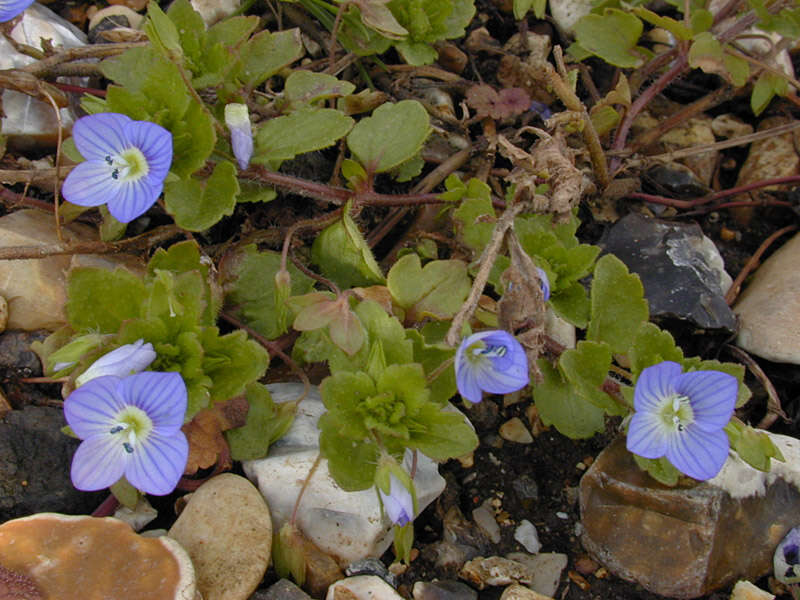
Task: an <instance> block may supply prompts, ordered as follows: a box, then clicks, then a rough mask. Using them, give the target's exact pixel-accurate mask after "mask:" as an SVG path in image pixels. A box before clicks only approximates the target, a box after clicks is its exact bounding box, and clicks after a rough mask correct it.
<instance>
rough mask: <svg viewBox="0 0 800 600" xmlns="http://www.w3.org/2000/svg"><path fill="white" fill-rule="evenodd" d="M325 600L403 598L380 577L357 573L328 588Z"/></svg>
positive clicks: (386, 599) (387, 599)
mask: <svg viewBox="0 0 800 600" xmlns="http://www.w3.org/2000/svg"><path fill="white" fill-rule="evenodd" d="M325 600H403V597H402V596H401V595H400V594H398V593H397V591H396V590H395V589H394V588H393V587H392V586H390V585H389V584H388V583H386V582H385V581H384V580H383V579H381V578H380V577H377V576H375V575H358V576H356V577H348V578H346V579H341V580H339V581H337V582H336V583H334V584H333V585H332V586H331V587H329V588H328V593H327V595H326V596H325Z"/></svg>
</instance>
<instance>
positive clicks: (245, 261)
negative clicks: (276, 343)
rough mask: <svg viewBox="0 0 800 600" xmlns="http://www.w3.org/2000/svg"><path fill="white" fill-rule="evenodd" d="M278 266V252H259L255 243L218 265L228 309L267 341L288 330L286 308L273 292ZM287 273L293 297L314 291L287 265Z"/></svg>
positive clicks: (279, 263) (310, 282)
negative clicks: (278, 301) (280, 304)
mask: <svg viewBox="0 0 800 600" xmlns="http://www.w3.org/2000/svg"><path fill="white" fill-rule="evenodd" d="M280 265H281V255H280V253H278V252H273V251H271V250H265V251H263V252H260V251H259V250H258V248H256V246H255V245H254V244H249V245H247V246H244V247H243V248H239V249H237V250H236V252H234V253H232V254H228V255H226V256H225V258H224V259H223V260H222V261H221V262H220V265H219V271H220V282H221V284H222V286H223V290H224V292H225V303H226V305H227V307H228V308H227V310H229V311H231V312H232V313H233V315H234V316H235V317H236V318H239V319H242V320H244V322H245V323H246V324H247V325H248V326H249V327H252V328H253V329H255V330H256V331H257V332H258V333H260V334H261V335H263V336H264V337H265V338H267V339H268V340H274V339H275V338H277V337H278V336H280V335H282V334H284V333H286V331H288V312H287V310H288V309H287V307H285V306H279V305H278V303H277V297H276V289H275V274H276V273H277V272H278V271H279V270H280ZM287 270H288V271H289V275H290V277H291V288H290V289H291V292H290V294H291V295H292V296H300V295H303V294H307V293H309V292H310V291H311V290H312V289H313V288H314V280H313V279H311V278H310V277H308V276H307V275H305V274H304V273H302V272H300V270H299V269H297V267H295V266H294V265H293V264H291V263H289V265H288V266H287Z"/></svg>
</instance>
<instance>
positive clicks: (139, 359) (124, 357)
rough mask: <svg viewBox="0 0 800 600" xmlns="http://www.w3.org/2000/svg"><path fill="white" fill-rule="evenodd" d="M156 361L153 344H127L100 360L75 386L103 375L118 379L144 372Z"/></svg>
mask: <svg viewBox="0 0 800 600" xmlns="http://www.w3.org/2000/svg"><path fill="white" fill-rule="evenodd" d="M155 359H156V353H155V351H154V350H153V344H151V343H150V342H148V343H146V344H145V343H144V340H136V341H135V342H134V343H133V344H125V345H124V346H120V347H119V348H117V349H116V350H112V351H111V352H109V353H108V354H104V355H103V356H101V357H100V358H98V359H97V360H96V361H94V362H93V363H92V365H91V366H90V367H89V368H88V369H86V370H85V371H84V372H83V373H81V374H80V376H79V377H78V378H77V379H75V385H76V386H81V385H84V384H85V383H87V382H88V381H90V380H92V379H94V378H95V377H102V376H103V375H116V376H117V377H125V376H126V375H133V374H134V373H139V372H140V371H144V370H145V369H146V368H147V367H148V366H149V365H150V363H151V362H153V361H154V360H155ZM57 366H58V365H57ZM56 370H58V369H56Z"/></svg>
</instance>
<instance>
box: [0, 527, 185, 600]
mask: <svg viewBox="0 0 800 600" xmlns="http://www.w3.org/2000/svg"><path fill="white" fill-rule="evenodd" d="M0 565H2V566H3V567H4V568H5V569H7V570H9V571H13V572H16V573H18V574H20V575H21V576H24V577H25V578H27V579H28V580H32V581H33V582H34V583H35V585H36V588H38V591H39V595H38V597H39V598H58V599H59V600H86V599H94V598H114V600H138V599H141V598H158V599H159V600H171V599H174V600H194V597H195V590H196V585H195V570H194V567H193V566H192V561H191V560H190V559H189V556H188V555H187V553H186V552H185V551H184V549H183V548H181V547H180V545H179V544H178V543H177V542H176V541H175V540H173V539H171V538H168V537H161V538H146V537H142V536H140V535H137V534H136V533H134V531H133V530H132V529H131V528H130V526H129V525H128V524H126V523H123V522H122V521H119V520H117V519H114V518H113V517H106V518H95V517H89V516H71V515H61V514H57V513H39V514H35V515H32V516H29V517H23V518H21V519H14V520H11V521H6V522H5V523H3V524H2V525H0ZM0 590H3V591H4V592H5V593H3V594H0V595H2V596H3V597H6V598H9V599H11V598H31V596H30V595H23V596H17V595H15V594H14V593H13V590H11V591H10V590H8V589H7V588H6V585H4V584H3V581H2V578H0Z"/></svg>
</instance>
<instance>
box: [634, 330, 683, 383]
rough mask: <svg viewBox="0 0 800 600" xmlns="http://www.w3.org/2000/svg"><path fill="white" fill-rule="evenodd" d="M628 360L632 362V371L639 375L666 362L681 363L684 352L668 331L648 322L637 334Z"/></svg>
mask: <svg viewBox="0 0 800 600" xmlns="http://www.w3.org/2000/svg"><path fill="white" fill-rule="evenodd" d="M628 358H630V361H631V371H632V372H633V373H634V374H637V375H638V374H639V373H641V372H642V371H643V370H644V369H646V368H647V367H651V366H653V365H657V364H658V363H660V362H664V361H665V360H671V361H674V362H677V363H679V362H681V361H682V360H683V351H682V350H681V349H680V348H678V346H676V345H675V339H674V338H673V337H672V335H671V334H670V333H669V332H668V331H664V330H663V329H661V328H659V327H658V326H657V325H654V324H653V323H649V322H648V323H642V325H641V327H640V328H639V331H638V332H637V333H636V338H635V339H634V341H633V346H631V348H630V351H629V352H628Z"/></svg>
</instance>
